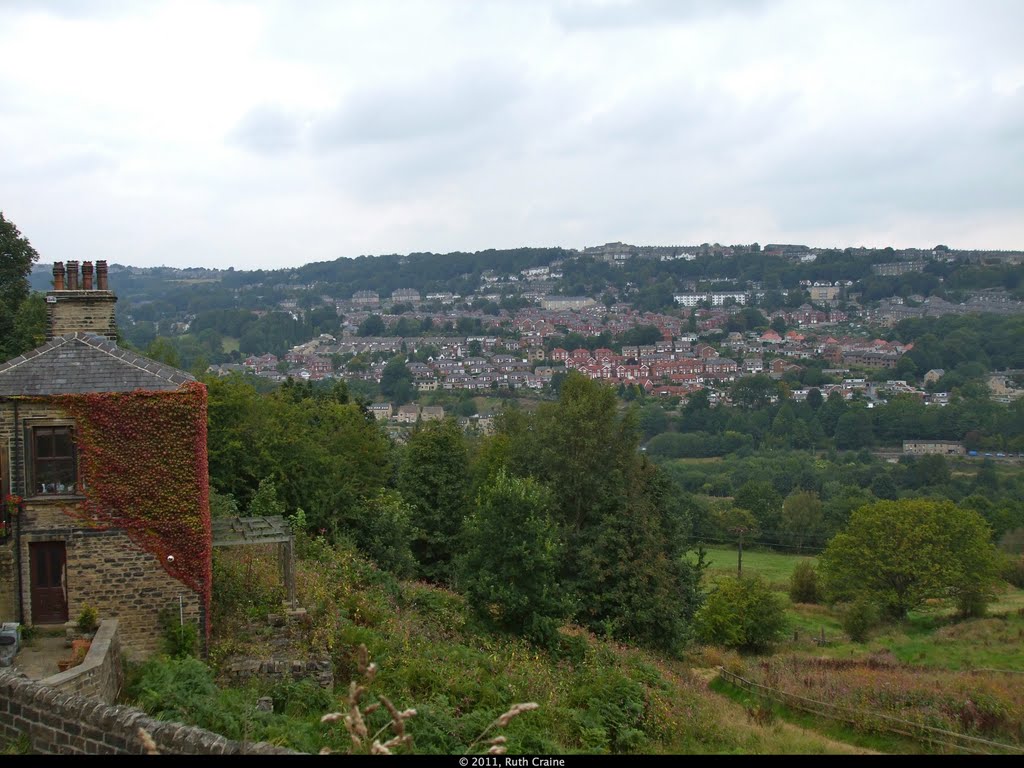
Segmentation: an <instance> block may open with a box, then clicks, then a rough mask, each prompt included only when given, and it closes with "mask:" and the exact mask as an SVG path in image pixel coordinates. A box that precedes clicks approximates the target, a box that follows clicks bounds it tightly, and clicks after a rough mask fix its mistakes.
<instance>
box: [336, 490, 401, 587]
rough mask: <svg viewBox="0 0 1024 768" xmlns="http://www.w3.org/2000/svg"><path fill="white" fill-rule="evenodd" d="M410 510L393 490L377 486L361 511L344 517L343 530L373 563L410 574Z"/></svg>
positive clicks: (392, 571) (393, 570) (393, 571)
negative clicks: (345, 519) (376, 491)
mask: <svg viewBox="0 0 1024 768" xmlns="http://www.w3.org/2000/svg"><path fill="white" fill-rule="evenodd" d="M413 531H414V527H413V511H412V508H411V507H410V506H409V504H407V503H406V501H405V499H403V498H402V496H401V494H400V493H398V492H397V491H395V490H389V489H384V488H382V489H380V491H379V492H378V493H377V494H376V495H375V496H371V497H370V498H368V499H367V500H366V501H365V502H364V504H363V508H362V510H361V513H359V514H356V515H353V516H352V517H351V518H350V519H349V520H347V521H346V525H345V533H346V535H347V536H348V537H349V538H350V539H352V541H353V543H354V544H355V545H356V547H357V548H359V549H360V550H362V551H363V552H365V553H366V555H367V556H368V557H369V558H370V559H371V560H373V562H375V563H376V564H377V565H379V566H380V567H381V568H384V569H385V570H388V571H391V573H393V574H395V575H396V576H399V577H408V576H412V575H413V574H414V573H415V571H416V560H415V558H414V557H413V554H412V538H413Z"/></svg>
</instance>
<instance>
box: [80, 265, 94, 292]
mask: <svg viewBox="0 0 1024 768" xmlns="http://www.w3.org/2000/svg"><path fill="white" fill-rule="evenodd" d="M82 290H83V291H91V290H92V262H91V261H83V262H82Z"/></svg>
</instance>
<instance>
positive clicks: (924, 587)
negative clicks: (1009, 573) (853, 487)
mask: <svg viewBox="0 0 1024 768" xmlns="http://www.w3.org/2000/svg"><path fill="white" fill-rule="evenodd" d="M818 571H819V575H820V577H821V580H822V585H823V587H824V591H825V593H826V594H827V595H828V596H829V597H830V599H832V600H838V601H848V600H855V599H857V598H860V597H863V598H865V599H866V600H867V601H869V602H871V603H874V604H876V605H879V606H880V607H881V608H882V609H883V610H884V611H885V612H886V614H887V615H889V616H891V617H893V618H903V617H904V616H906V615H907V613H908V612H909V611H912V610H914V609H918V608H922V607H924V606H925V604H926V603H927V602H928V601H929V600H933V599H941V598H946V599H954V600H956V601H958V602H961V601H963V600H970V601H972V602H975V603H976V602H977V600H983V599H984V596H986V595H987V594H988V593H989V591H990V590H991V588H992V587H993V585H994V584H995V582H996V579H997V574H998V558H997V556H996V550H995V547H994V546H993V544H992V542H991V537H990V531H989V528H988V526H987V525H986V523H985V521H984V520H983V519H982V518H981V516H980V515H979V514H978V513H977V512H974V511H973V510H970V509H962V508H959V507H957V506H956V505H954V504H953V503H952V502H949V501H929V500H925V499H901V500H899V501H880V502H877V503H875V504H872V505H870V506H867V507H862V508H861V509H859V510H857V511H855V512H854V513H853V515H852V516H851V518H850V524H849V526H848V527H847V529H846V530H845V531H844V532H842V533H839V534H836V535H835V536H834V537H833V538H832V540H831V541H830V542H829V544H828V546H827V547H826V549H825V551H824V553H822V555H821V556H820V557H819V559H818ZM976 610H977V607H976V606H975V611H976Z"/></svg>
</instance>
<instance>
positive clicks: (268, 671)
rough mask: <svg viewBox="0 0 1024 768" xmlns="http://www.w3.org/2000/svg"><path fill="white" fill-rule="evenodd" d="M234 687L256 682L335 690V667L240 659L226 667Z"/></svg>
mask: <svg viewBox="0 0 1024 768" xmlns="http://www.w3.org/2000/svg"><path fill="white" fill-rule="evenodd" d="M223 674H224V675H225V676H226V677H227V679H228V680H230V681H231V684H232V685H238V686H241V685H244V684H245V683H246V682H248V681H249V680H251V679H252V678H257V679H259V680H269V681H271V682H284V681H288V680H291V681H294V682H298V681H300V680H311V681H313V682H314V683H316V684H317V685H319V686H320V687H321V688H327V689H328V690H331V689H333V688H334V664H333V663H331V660H330V659H313V660H308V659H307V660H302V659H239V660H237V661H230V662H228V663H226V664H225V665H224V667H223Z"/></svg>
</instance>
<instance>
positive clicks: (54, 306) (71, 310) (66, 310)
mask: <svg viewBox="0 0 1024 768" xmlns="http://www.w3.org/2000/svg"><path fill="white" fill-rule="evenodd" d="M46 296H47V299H50V298H52V299H54V301H52V302H51V301H48V302H47V304H46V310H47V312H46V338H47V339H52V338H53V337H54V336H63V335H64V334H66V333H75V332H80V333H94V334H96V335H97V336H103V337H105V338H108V339H110V340H111V341H117V324H116V323H115V321H114V305H115V304H116V303H117V296H115V295H114V294H113V293H112V292H110V291H50V292H49V293H47V294H46Z"/></svg>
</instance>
